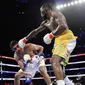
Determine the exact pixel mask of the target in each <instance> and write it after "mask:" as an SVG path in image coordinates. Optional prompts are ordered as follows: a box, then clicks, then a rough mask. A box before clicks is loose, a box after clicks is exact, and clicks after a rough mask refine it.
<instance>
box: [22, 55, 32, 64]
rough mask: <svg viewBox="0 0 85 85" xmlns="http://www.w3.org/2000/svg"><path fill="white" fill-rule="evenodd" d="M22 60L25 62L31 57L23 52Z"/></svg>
mask: <svg viewBox="0 0 85 85" xmlns="http://www.w3.org/2000/svg"><path fill="white" fill-rule="evenodd" d="M23 59H24V61H25V62H27V61H30V60H31V57H30V55H29V54H25V55H24V57H23Z"/></svg>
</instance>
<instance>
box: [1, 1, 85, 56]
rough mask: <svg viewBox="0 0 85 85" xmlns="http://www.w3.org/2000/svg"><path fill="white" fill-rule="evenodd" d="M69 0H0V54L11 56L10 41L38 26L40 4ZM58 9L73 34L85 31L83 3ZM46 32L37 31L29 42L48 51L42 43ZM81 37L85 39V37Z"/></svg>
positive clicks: (21, 36)
mask: <svg viewBox="0 0 85 85" xmlns="http://www.w3.org/2000/svg"><path fill="white" fill-rule="evenodd" d="M70 1H72V0H1V12H0V13H1V19H0V21H1V22H0V29H1V30H0V55H5V56H12V55H13V53H12V52H11V50H10V48H9V43H10V41H11V40H17V41H18V40H19V39H21V38H23V37H24V36H26V35H27V34H28V33H29V32H30V31H31V30H33V29H35V28H36V27H38V26H39V24H40V23H41V21H42V18H41V16H40V11H39V8H40V6H41V5H42V4H44V3H52V4H62V3H67V2H70ZM73 1H74V0H73ZM60 11H61V12H62V13H63V14H64V15H65V17H66V18H67V22H68V25H69V28H70V29H71V30H72V31H73V32H74V34H75V35H77V36H80V33H81V32H85V3H83V4H79V5H74V6H71V7H67V8H64V9H62V10H60ZM47 32H48V30H45V31H43V32H41V33H39V34H38V35H37V36H36V37H35V38H33V39H31V40H30V41H29V42H32V43H36V44H41V45H43V46H44V47H46V50H47V51H45V52H50V51H51V49H50V50H49V49H48V47H49V46H47V45H45V44H44V43H43V36H44V35H45V34H46V33H47ZM83 39H84V41H85V37H83ZM84 41H83V42H84ZM81 43H82V42H81ZM51 46H52V45H51ZM51 46H50V47H51Z"/></svg>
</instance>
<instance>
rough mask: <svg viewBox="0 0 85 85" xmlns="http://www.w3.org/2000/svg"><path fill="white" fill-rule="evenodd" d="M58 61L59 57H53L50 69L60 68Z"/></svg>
mask: <svg viewBox="0 0 85 85" xmlns="http://www.w3.org/2000/svg"><path fill="white" fill-rule="evenodd" d="M60 60H61V57H60V56H57V55H53V56H52V61H51V64H52V67H54V68H56V67H59V66H60Z"/></svg>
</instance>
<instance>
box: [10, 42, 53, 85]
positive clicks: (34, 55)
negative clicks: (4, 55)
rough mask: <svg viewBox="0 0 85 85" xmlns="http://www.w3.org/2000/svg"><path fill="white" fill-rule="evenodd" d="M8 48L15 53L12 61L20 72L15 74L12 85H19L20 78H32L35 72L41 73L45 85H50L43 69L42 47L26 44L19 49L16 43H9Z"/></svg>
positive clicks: (44, 68)
mask: <svg viewBox="0 0 85 85" xmlns="http://www.w3.org/2000/svg"><path fill="white" fill-rule="evenodd" d="M10 48H11V50H12V51H14V52H15V53H14V59H15V60H16V61H17V63H18V65H19V66H20V70H19V71H18V72H17V73H16V74H15V80H14V85H20V78H21V77H23V76H25V77H28V78H32V77H34V76H35V73H36V71H39V72H40V73H41V75H42V76H43V77H44V80H45V81H46V83H47V85H52V84H51V79H50V77H49V75H48V73H47V70H46V67H45V62H44V58H43V55H42V54H43V47H42V46H40V45H35V44H32V43H28V44H24V47H23V48H21V47H20V46H19V45H18V43H17V42H16V41H11V43H10Z"/></svg>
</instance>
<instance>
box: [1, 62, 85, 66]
mask: <svg viewBox="0 0 85 85" xmlns="http://www.w3.org/2000/svg"><path fill="white" fill-rule="evenodd" d="M82 63H85V61H78V62H71V63H68V65H71V64H82ZM0 65H2V66H11V67H19V65H12V64H5V63H0ZM45 66H51V64H48V65H45Z"/></svg>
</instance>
